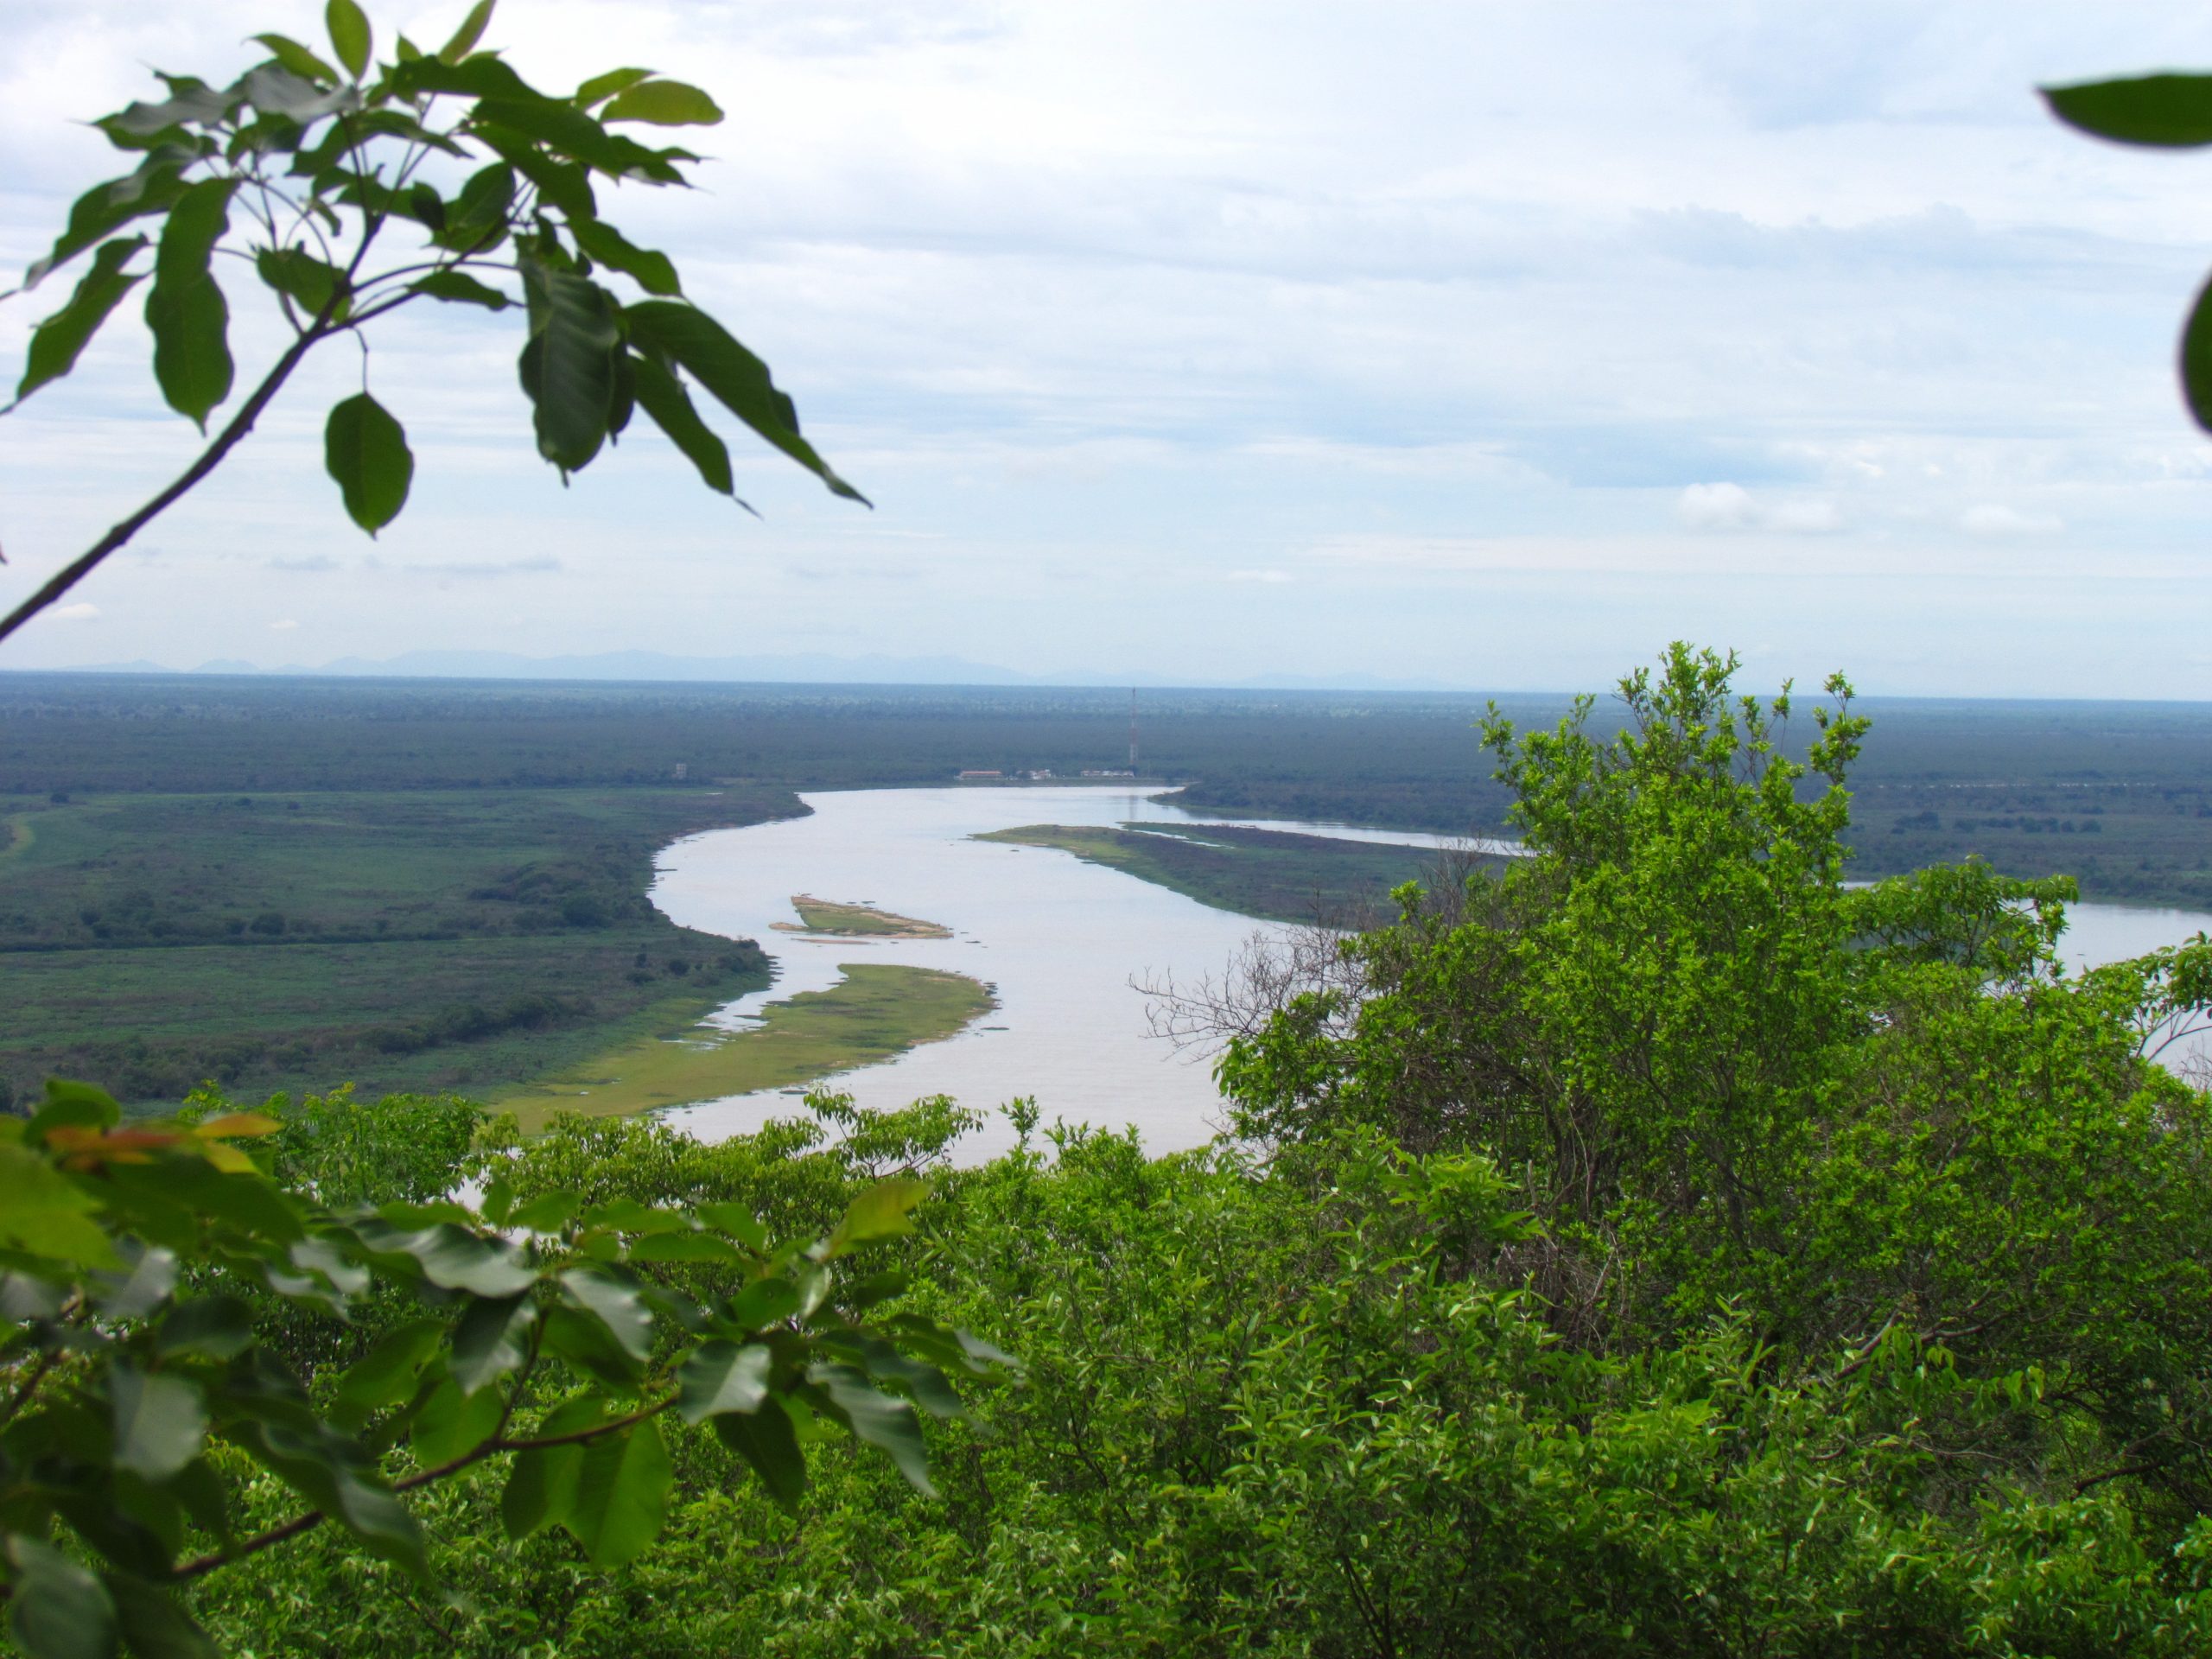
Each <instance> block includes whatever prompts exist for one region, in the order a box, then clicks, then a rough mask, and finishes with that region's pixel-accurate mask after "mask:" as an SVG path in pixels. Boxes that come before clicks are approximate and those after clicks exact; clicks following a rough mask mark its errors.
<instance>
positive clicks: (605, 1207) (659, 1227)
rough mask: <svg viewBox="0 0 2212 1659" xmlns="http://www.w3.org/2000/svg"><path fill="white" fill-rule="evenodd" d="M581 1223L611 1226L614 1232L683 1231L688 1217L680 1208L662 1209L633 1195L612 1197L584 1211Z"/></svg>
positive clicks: (689, 1227) (689, 1223) (594, 1225)
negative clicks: (629, 1196)
mask: <svg viewBox="0 0 2212 1659" xmlns="http://www.w3.org/2000/svg"><path fill="white" fill-rule="evenodd" d="M583 1224H584V1225H585V1226H587V1227H612V1228H613V1229H614V1230H615V1231H617V1232H618V1233H683V1232H689V1231H690V1229H691V1218H690V1217H689V1216H686V1215H684V1214H683V1212H682V1211H677V1210H664V1209H662V1208H661V1207H660V1206H659V1205H652V1204H645V1203H643V1202H641V1201H640V1200H639V1199H637V1198H609V1199H608V1200H607V1202H606V1203H604V1204H595V1205H592V1207H591V1208H590V1209H588V1210H587V1211H584V1214H583Z"/></svg>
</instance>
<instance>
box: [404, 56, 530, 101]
mask: <svg viewBox="0 0 2212 1659" xmlns="http://www.w3.org/2000/svg"><path fill="white" fill-rule="evenodd" d="M391 82H392V90H393V91H394V92H397V93H398V94H399V95H400V96H401V97H402V98H414V97H416V96H418V95H419V94H421V93H423V92H449V93H453V94H455V95H457V96H459V97H462V98H479V99H482V98H499V99H514V100H517V101H519V102H530V101H533V100H534V101H537V102H539V103H550V102H552V101H553V100H552V99H548V98H547V97H546V96H545V94H544V93H543V92H539V91H538V90H537V88H536V87H535V86H531V84H530V83H529V82H528V81H526V80H524V79H523V78H522V77H521V76H520V75H518V74H517V73H515V72H514V70H513V69H512V68H511V67H509V66H508V65H507V64H506V63H505V60H501V59H499V58H495V57H493V56H491V55H490V54H480V55H478V56H476V57H473V58H467V59H466V60H461V61H457V62H454V63H448V62H447V61H446V60H445V56H444V54H442V53H441V54H439V55H438V56H436V57H435V58H417V59H416V60H414V61H413V62H411V63H404V64H402V65H400V66H399V67H398V68H397V69H396V70H394V71H393V72H392V77H391Z"/></svg>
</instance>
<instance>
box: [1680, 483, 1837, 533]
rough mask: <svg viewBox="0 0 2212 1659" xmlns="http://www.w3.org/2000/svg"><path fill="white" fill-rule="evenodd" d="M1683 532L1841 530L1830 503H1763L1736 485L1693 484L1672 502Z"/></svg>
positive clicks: (1812, 500) (1806, 499) (1813, 499)
mask: <svg viewBox="0 0 2212 1659" xmlns="http://www.w3.org/2000/svg"><path fill="white" fill-rule="evenodd" d="M1675 518H1677V519H1679V520H1680V521H1681V525H1682V527H1683V528H1684V529H1685V530H1707V531H1736V530H1768V531H1778V532H1779V533H1781V534H1783V535H1785V536H1826V535H1829V534H1831V533H1832V532H1834V531H1839V530H1841V529H1842V528H1843V514H1842V513H1841V512H1840V511H1839V510H1838V509H1837V507H1836V505H1835V503H1834V502H1833V501H1827V500H1822V499H1820V498H1818V497H1804V498H1801V499H1795V500H1789V501H1777V502H1767V501H1763V500H1761V499H1758V497H1756V496H1754V495H1753V494H1752V493H1751V492H1750V491H1749V490H1747V489H1745V487H1744V486H1742V485H1740V484H1727V483H1722V484H1693V485H1691V486H1689V487H1688V489H1686V490H1684V491H1683V492H1682V493H1681V494H1680V495H1679V496H1677V497H1676V498H1675Z"/></svg>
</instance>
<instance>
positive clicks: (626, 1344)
mask: <svg viewBox="0 0 2212 1659" xmlns="http://www.w3.org/2000/svg"><path fill="white" fill-rule="evenodd" d="M561 1288H562V1289H563V1290H565V1291H566V1292H568V1294H569V1296H570V1297H571V1298H572V1299H573V1300H575V1304H576V1306H579V1307H580V1308H582V1309H583V1310H584V1312H586V1313H589V1314H591V1315H592V1316H593V1317H594V1319H597V1320H598V1321H599V1322H600V1324H601V1325H605V1326H606V1327H607V1335H609V1336H611V1337H613V1338H614V1340H615V1341H616V1342H618V1343H619V1344H621V1346H622V1350H623V1351H624V1352H626V1353H627V1354H628V1355H629V1356H630V1357H632V1359H639V1360H642V1359H645V1357H648V1356H649V1355H651V1354H652V1350H653V1316H652V1312H651V1310H650V1309H648V1308H647V1307H646V1306H645V1298H644V1296H642V1295H641V1294H639V1291H638V1287H636V1286H635V1285H632V1284H626V1283H625V1282H624V1281H621V1280H620V1279H617V1278H616V1277H615V1276H614V1275H613V1274H610V1273H607V1272H604V1271H602V1270H601V1269H600V1268H569V1270H568V1271H567V1272H566V1273H564V1274H562V1275H561Z"/></svg>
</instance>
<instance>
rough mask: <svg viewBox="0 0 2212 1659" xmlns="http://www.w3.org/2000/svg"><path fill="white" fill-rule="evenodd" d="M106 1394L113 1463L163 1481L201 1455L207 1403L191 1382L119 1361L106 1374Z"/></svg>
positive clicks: (150, 1478)
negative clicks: (113, 1454)
mask: <svg viewBox="0 0 2212 1659" xmlns="http://www.w3.org/2000/svg"><path fill="white" fill-rule="evenodd" d="M107 1393H108V1409H109V1415H110V1420H111V1425H112V1427H113V1431H114V1434H115V1466H116V1467H117V1468H118V1469H127V1470H129V1471H130V1472H131V1473H132V1474H134V1475H142V1476H143V1477H144V1478H146V1479H148V1480H154V1481H161V1480H167V1479H168V1478H169V1477H170V1476H171V1475H174V1474H175V1473H176V1472H177V1471H178V1470H180V1469H181V1468H183V1467H184V1465H186V1464H188V1463H190V1462H191V1461H192V1460H193V1459H194V1458H196V1457H198V1456H199V1455H200V1443H201V1441H202V1440H205V1439H206V1438H207V1404H206V1402H203V1401H202V1400H201V1399H200V1390H199V1389H198V1388H197V1387H196V1386H195V1385H194V1384H193V1383H188V1382H187V1381H186V1380H185V1379H184V1378H183V1377H181V1376H169V1375H168V1374H167V1373H164V1372H158V1371H157V1372H154V1373H152V1374H150V1375H149V1374H148V1373H146V1372H143V1371H136V1370H130V1368H129V1367H127V1366H122V1365H118V1366H117V1367H116V1368H115V1369H114V1370H112V1371H111V1372H110V1373H109V1374H108V1383H107Z"/></svg>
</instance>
